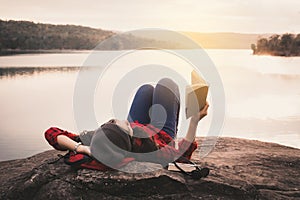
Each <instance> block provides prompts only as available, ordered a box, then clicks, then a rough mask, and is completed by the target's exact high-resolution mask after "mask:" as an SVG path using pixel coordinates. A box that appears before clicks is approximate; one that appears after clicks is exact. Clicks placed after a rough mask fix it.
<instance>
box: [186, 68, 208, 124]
mask: <svg viewBox="0 0 300 200" xmlns="http://www.w3.org/2000/svg"><path fill="white" fill-rule="evenodd" d="M207 93H208V84H207V83H206V81H205V80H204V79H203V78H201V77H200V76H199V74H198V73H197V72H196V71H195V70H193V71H192V73H191V85H188V86H186V89H185V114H186V119H188V118H190V117H191V116H193V115H196V114H197V113H198V112H199V111H200V110H201V109H202V108H203V107H204V106H205V104H206V98H207Z"/></svg>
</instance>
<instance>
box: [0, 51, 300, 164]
mask: <svg viewBox="0 0 300 200" xmlns="http://www.w3.org/2000/svg"><path fill="white" fill-rule="evenodd" d="M187 51H188V50H187ZM206 52H207V53H208V55H209V57H210V58H211V60H212V61H213V62H214V64H215V66H216V68H217V70H218V72H219V74H220V77H221V80H222V82H223V86H224V91H225V97H226V101H225V106H226V115H225V122H224V125H223V129H222V131H220V132H219V133H217V134H218V135H220V136H230V137H239V138H247V139H257V140H261V141H268V142H276V143H279V144H283V145H287V146H292V147H296V148H300V103H299V102H300V87H299V85H300V57H290V58H284V57H272V56H254V55H252V54H251V53H252V52H251V51H250V50H223V49H214V50H212V49H210V50H206ZM102 53H103V52H102ZM112 53H115V52H104V54H112ZM89 54H90V52H89V51H78V52H77V51H74V53H65V54H55V53H53V54H26V55H14V56H1V57H0V92H1V101H0V120H1V121H0V136H1V141H0V152H1V153H0V161H3V160H11V159H17V158H24V157H28V156H31V155H33V154H36V153H39V152H42V151H44V150H48V149H51V147H50V146H49V145H48V143H47V142H46V140H45V139H44V135H43V133H44V131H45V130H46V129H47V128H49V127H50V126H57V127H60V128H63V129H66V130H69V131H73V132H80V131H82V130H83V129H94V128H96V127H95V124H89V120H87V119H86V122H82V125H78V123H76V121H75V119H74V113H75V112H74V106H73V103H74V91H75V90H76V81H77V76H78V74H79V71H80V69H82V68H85V67H86V68H85V71H87V72H88V73H91V74H93V73H95V70H96V69H95V67H91V66H85V65H86V64H87V62H86V60H87V59H88V56H89ZM149 63H150V64H159V65H162V66H172V68H173V69H174V70H175V71H176V70H177V72H178V73H180V74H181V75H182V77H184V79H185V80H186V81H188V80H189V74H190V69H191V66H188V64H187V63H186V62H184V61H182V59H180V58H178V57H176V56H174V55H170V54H168V53H165V52H163V53H161V52H157V51H154V50H147V51H146V50H145V51H139V52H134V53H131V54H127V55H123V56H122V57H120V58H118V60H116V61H114V62H112V63H111V66H112V67H110V68H109V70H110V69H111V70H110V71H109V70H108V71H107V73H108V75H107V76H106V77H102V78H103V80H101V81H106V82H105V84H104V82H103V84H102V85H101V83H99V82H98V84H99V85H98V86H97V87H96V92H95V94H94V98H95V99H94V102H95V105H93V106H92V107H93V108H94V109H95V116H96V119H97V121H98V122H99V124H101V123H102V122H105V120H107V119H109V118H110V117H111V116H112V113H113V112H112V111H111V107H110V106H107V105H110V104H111V103H110V102H111V98H112V96H110V95H113V94H111V91H112V88H115V87H116V85H117V83H118V81H119V80H120V79H122V76H124V74H126V73H128V72H129V71H130V70H133V69H138V67H139V66H143V67H145V66H146V65H147V64H149ZM97 64H98V65H101V63H97ZM185 65H187V66H185ZM100 67H103V66H100ZM177 68H178V69H177ZM188 69H189V70H188ZM109 74H110V75H109ZM163 74H164V73H163V72H161V75H163ZM148 75H149V76H150V74H147V75H146V74H145V76H148ZM159 76H160V74H159V73H158V74H157V75H156V78H158V77H159ZM105 79H107V80H105ZM101 81H100V82H101ZM183 87H185V86H183ZM136 89H137V88H134V89H133V90H132V91H131V92H130V94H128V95H129V98H126V99H125V101H126V102H127V106H125V108H124V110H122V112H121V113H120V114H119V115H118V116H120V117H126V114H127V113H126V112H127V110H128V109H129V106H130V102H131V100H132V97H133V95H134V92H135V91H136ZM181 93H182V90H181ZM103 94H108V95H103ZM109 94H110V95H109ZM181 95H182V96H183V94H181ZM182 99H184V98H182ZM97 102H106V103H107V104H103V103H101V104H97ZM210 109H214V105H211V107H210ZM211 119H212V116H210V115H208V116H207V117H206V118H205V119H204V120H203V121H201V122H200V125H199V128H198V131H197V136H205V135H206V133H207V131H208V129H209V126H210V122H211ZM84 120H85V119H83V121H84ZM181 121H182V122H181V125H182V126H183V127H184V126H185V124H186V120H185V119H184V118H183V117H181ZM182 130H186V129H185V128H182ZM184 135H185V132H184V131H181V132H179V133H178V136H179V137H182V136H184Z"/></svg>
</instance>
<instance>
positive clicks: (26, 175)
mask: <svg viewBox="0 0 300 200" xmlns="http://www.w3.org/2000/svg"><path fill="white" fill-rule="evenodd" d="M198 140H199V144H201V141H202V140H203V139H198ZM199 152H200V151H199V150H197V151H196V152H195V153H194V154H193V160H194V161H195V162H197V163H199V164H200V166H207V167H209V168H210V169H211V173H210V175H209V176H208V177H207V178H204V179H201V180H197V181H196V180H192V179H190V178H189V177H186V176H184V175H183V174H181V173H178V172H171V171H168V170H165V169H163V168H162V167H161V166H160V165H157V164H154V163H141V162H131V163H129V164H128V165H127V166H125V167H126V168H127V169H134V170H136V172H138V171H139V169H144V168H146V167H147V168H152V169H156V170H154V171H151V172H147V173H126V172H122V171H106V172H102V171H95V170H88V169H80V170H74V169H72V168H70V167H69V166H68V165H66V164H64V163H63V161H62V160H59V161H58V162H56V163H53V164H49V162H50V161H52V160H53V159H56V158H57V156H56V154H58V151H55V150H51V151H46V152H43V153H40V154H37V155H35V156H32V157H30V158H26V159H20V160H12V161H4V162H1V163H0V199H299V198H300V180H299V177H300V149H295V148H291V147H286V146H281V145H278V144H274V143H265V142H259V141H253V140H245V139H236V138H219V140H218V142H217V144H216V145H215V147H214V149H213V151H212V152H211V153H210V154H209V155H208V156H206V157H204V158H202V159H200V157H199ZM124 171H126V170H124Z"/></svg>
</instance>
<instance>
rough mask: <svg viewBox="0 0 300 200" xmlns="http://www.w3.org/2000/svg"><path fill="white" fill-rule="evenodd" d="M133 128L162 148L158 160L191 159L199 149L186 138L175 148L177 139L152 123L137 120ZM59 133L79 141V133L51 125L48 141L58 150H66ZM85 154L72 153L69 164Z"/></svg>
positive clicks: (93, 165) (94, 165) (95, 163)
mask: <svg viewBox="0 0 300 200" xmlns="http://www.w3.org/2000/svg"><path fill="white" fill-rule="evenodd" d="M131 127H132V128H136V127H138V128H141V129H143V131H145V132H146V133H147V134H148V135H149V137H150V138H153V140H154V142H155V144H156V146H157V147H158V148H160V150H159V151H157V158H158V160H160V159H163V160H168V161H173V160H174V158H180V157H184V158H186V159H190V158H191V156H192V153H193V152H194V151H195V150H196V149H197V143H196V142H192V143H190V142H188V141H186V140H185V139H182V140H181V141H180V142H179V143H178V147H179V148H178V149H176V148H175V141H174V140H173V139H172V138H171V137H170V136H169V135H168V134H167V133H166V132H165V131H163V130H160V129H158V128H156V127H154V126H152V125H151V124H148V125H143V124H140V123H138V122H137V121H136V122H133V123H131ZM59 135H65V136H67V137H69V138H71V139H72V140H74V141H77V142H79V141H80V138H79V136H78V135H77V134H74V133H71V132H68V131H64V130H62V129H60V128H57V127H51V128H49V129H48V130H46V132H45V138H46V140H47V141H48V143H49V144H50V145H51V146H53V147H54V148H55V149H57V150H61V151H65V150H66V149H64V148H62V147H60V146H59V144H58V143H57V136H59ZM134 142H135V145H141V143H140V142H141V141H139V140H138V139H137V140H135V141H134ZM83 157H84V156H83V154H81V155H80V154H72V153H71V154H70V157H69V160H68V162H69V164H70V165H72V163H76V162H78V161H79V160H80V159H81V158H83ZM133 160H134V158H125V159H124V160H123V161H122V162H121V163H120V164H119V167H121V166H124V165H126V164H127V163H129V162H131V161H133ZM177 161H179V162H185V161H184V159H182V160H181V159H178V160H177ZM68 162H67V163H68ZM80 167H82V168H88V169H96V170H107V169H109V167H107V166H105V165H104V164H102V163H100V162H98V161H96V160H94V159H93V160H91V161H88V162H86V163H81V164H80Z"/></svg>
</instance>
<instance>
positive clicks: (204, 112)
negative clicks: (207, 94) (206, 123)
mask: <svg viewBox="0 0 300 200" xmlns="http://www.w3.org/2000/svg"><path fill="white" fill-rule="evenodd" d="M208 107H209V104H208V102H207V101H206V104H205V106H204V107H203V108H202V110H200V112H198V113H197V114H196V115H193V116H192V118H191V122H192V123H195V124H198V122H199V121H200V120H201V119H202V118H203V117H205V116H206V115H207V110H208Z"/></svg>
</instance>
